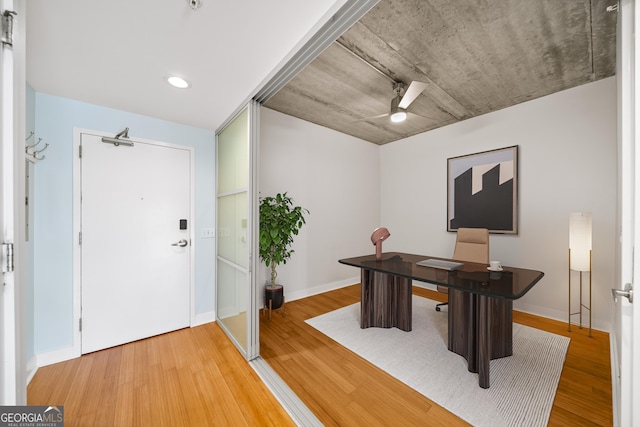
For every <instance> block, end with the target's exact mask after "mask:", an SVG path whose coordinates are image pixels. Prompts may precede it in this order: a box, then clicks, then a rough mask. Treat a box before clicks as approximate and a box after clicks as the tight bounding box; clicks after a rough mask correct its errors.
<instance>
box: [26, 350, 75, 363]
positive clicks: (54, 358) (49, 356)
mask: <svg viewBox="0 0 640 427" xmlns="http://www.w3.org/2000/svg"><path fill="white" fill-rule="evenodd" d="M76 357H80V353H79V352H78V351H77V350H76V349H75V348H74V347H67V348H61V349H60V350H54V351H49V352H47V353H41V354H36V355H35V358H36V366H38V367H42V366H47V365H53V364H54V363H58V362H64V361H66V360H71V359H75V358H76Z"/></svg>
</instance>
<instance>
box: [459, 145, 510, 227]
mask: <svg viewBox="0 0 640 427" xmlns="http://www.w3.org/2000/svg"><path fill="white" fill-rule="evenodd" d="M517 209H518V146H517V145H514V146H513V147H506V148H500V149H497V150H491V151H483V152H481V153H475V154H468V155H465V156H459V157H452V158H450V159H447V231H455V230H457V229H458V228H461V227H472V228H487V229H489V232H490V233H504V234H518V210H517Z"/></svg>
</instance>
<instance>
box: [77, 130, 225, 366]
mask: <svg viewBox="0 0 640 427" xmlns="http://www.w3.org/2000/svg"><path fill="white" fill-rule="evenodd" d="M83 133H85V134H87V133H88V134H91V135H96V136H107V137H113V136H114V134H113V133H107V132H102V131H95V130H90V129H82V128H78V127H74V128H73V242H74V243H73V324H74V328H73V347H72V350H71V352H72V354H70V357H80V355H81V354H82V345H81V344H82V333H81V332H80V317H81V315H82V293H81V292H82V280H81V277H82V275H81V267H82V260H81V254H82V250H81V246H80V244H79V241H78V240H79V235H80V232H81V231H82V224H81V222H80V219H81V211H82V205H81V203H80V194H81V190H82V186H81V177H82V171H81V169H80V165H81V161H80V143H81V135H82V134H83ZM131 139H132V140H133V141H134V142H135V141H140V142H145V143H149V144H155V145H160V146H165V147H175V148H181V149H185V150H189V153H190V158H189V162H190V164H191V167H190V169H191V176H190V178H189V179H190V181H191V186H190V187H191V189H190V192H191V195H190V200H191V206H190V207H189V211H190V212H189V224H191V227H190V229H189V238H190V239H191V260H190V265H189V270H190V274H189V293H190V303H189V325H190V326H191V327H193V326H195V325H197V324H198V323H197V321H196V318H195V258H196V257H195V251H196V246H197V245H196V238H195V230H196V223H195V220H194V218H195V157H194V149H193V147H189V146H187V145H179V144H170V143H166V142H161V141H154V140H150V139H144V138H138V137H134V136H132V137H131ZM212 262H213V261H212Z"/></svg>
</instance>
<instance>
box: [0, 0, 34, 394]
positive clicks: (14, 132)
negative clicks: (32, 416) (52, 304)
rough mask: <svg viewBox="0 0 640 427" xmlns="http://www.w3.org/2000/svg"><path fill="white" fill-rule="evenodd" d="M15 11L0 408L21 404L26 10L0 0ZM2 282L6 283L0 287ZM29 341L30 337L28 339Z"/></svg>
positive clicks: (5, 166) (6, 81)
mask: <svg viewBox="0 0 640 427" xmlns="http://www.w3.org/2000/svg"><path fill="white" fill-rule="evenodd" d="M5 10H10V11H14V12H16V14H17V15H16V17H15V19H14V24H13V45H12V46H11V47H10V46H4V47H0V54H1V55H2V60H0V62H1V63H2V64H0V65H1V66H2V71H0V81H1V82H0V85H1V87H0V92H1V93H2V100H1V102H2V107H0V110H2V111H1V114H2V118H0V128H2V134H1V135H0V150H2V155H0V159H1V160H2V172H3V173H4V176H3V179H2V180H0V182H1V183H2V186H3V187H2V189H1V190H0V198H1V200H0V201H1V202H2V206H3V209H4V211H3V215H2V216H0V217H2V221H3V223H2V224H0V240H2V242H7V243H13V261H14V271H13V272H11V273H8V274H5V275H2V274H0V277H2V280H1V281H0V287H1V288H2V289H0V292H2V293H3V294H4V298H3V307H2V313H0V316H2V321H0V327H1V328H2V333H0V336H1V337H2V341H0V347H1V348H0V370H2V375H1V378H2V383H0V388H1V390H0V405H25V404H26V402H27V370H26V365H27V364H26V352H25V351H26V345H25V343H26V339H27V337H26V336H25V331H26V311H27V310H26V306H25V301H26V299H25V291H24V288H25V278H24V277H25V276H24V268H25V266H24V261H23V260H24V256H23V254H24V238H25V234H24V221H25V219H24V195H25V191H24V182H25V178H24V162H25V159H24V155H23V153H24V143H25V115H26V110H25V87H26V80H25V70H26V65H25V46H26V43H25V41H26V37H25V34H26V25H25V22H26V11H25V7H24V2H23V1H21V0H0V13H3V12H4V11H5ZM2 283H6V285H2ZM31 338H32V337H31Z"/></svg>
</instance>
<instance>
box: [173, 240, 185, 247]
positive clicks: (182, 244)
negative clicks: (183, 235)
mask: <svg viewBox="0 0 640 427" xmlns="http://www.w3.org/2000/svg"><path fill="white" fill-rule="evenodd" d="M188 244H189V242H187V240H186V239H180V240H179V241H178V242H176V243H172V244H171V246H180V247H181V248H184V247H185V246H187V245H188Z"/></svg>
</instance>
